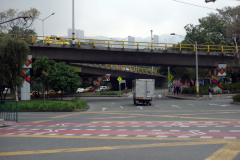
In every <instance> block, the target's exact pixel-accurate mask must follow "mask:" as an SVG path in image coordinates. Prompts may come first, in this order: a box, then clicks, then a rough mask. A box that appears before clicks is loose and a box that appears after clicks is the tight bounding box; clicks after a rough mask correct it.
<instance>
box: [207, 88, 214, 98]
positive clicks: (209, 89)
mask: <svg viewBox="0 0 240 160" xmlns="http://www.w3.org/2000/svg"><path fill="white" fill-rule="evenodd" d="M208 93H209V98H210V99H212V93H213V89H212V88H211V86H209V87H208Z"/></svg>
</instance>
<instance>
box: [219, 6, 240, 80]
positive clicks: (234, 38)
mask: <svg viewBox="0 0 240 160" xmlns="http://www.w3.org/2000/svg"><path fill="white" fill-rule="evenodd" d="M218 12H219V16H218V17H219V19H220V20H222V21H223V22H224V26H225V28H226V37H227V38H228V39H229V40H230V42H231V45H232V46H235V59H233V61H232V65H231V66H230V69H231V71H232V82H233V83H234V82H238V78H237V77H238V75H239V73H240V52H239V49H238V46H239V45H240V30H239V28H240V5H239V6H236V7H224V8H223V9H218Z"/></svg>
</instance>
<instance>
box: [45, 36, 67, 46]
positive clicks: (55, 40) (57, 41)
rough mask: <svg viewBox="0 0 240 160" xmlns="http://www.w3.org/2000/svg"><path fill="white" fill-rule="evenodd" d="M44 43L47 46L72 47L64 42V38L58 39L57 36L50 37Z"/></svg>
mask: <svg viewBox="0 0 240 160" xmlns="http://www.w3.org/2000/svg"><path fill="white" fill-rule="evenodd" d="M44 43H46V44H61V45H63V44H64V45H70V43H69V42H67V41H64V42H63V39H62V38H60V37H57V36H54V35H51V36H48V37H47V38H46V39H45V41H44Z"/></svg>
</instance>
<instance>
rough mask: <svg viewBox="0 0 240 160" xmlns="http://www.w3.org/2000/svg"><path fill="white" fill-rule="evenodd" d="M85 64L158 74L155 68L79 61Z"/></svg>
mask: <svg viewBox="0 0 240 160" xmlns="http://www.w3.org/2000/svg"><path fill="white" fill-rule="evenodd" d="M81 64H86V65H87V66H91V65H92V66H95V67H103V68H110V69H115V70H123V71H126V72H135V73H143V74H151V75H160V73H158V72H157V70H153V71H152V69H148V68H143V67H136V66H129V65H116V64H89V63H81Z"/></svg>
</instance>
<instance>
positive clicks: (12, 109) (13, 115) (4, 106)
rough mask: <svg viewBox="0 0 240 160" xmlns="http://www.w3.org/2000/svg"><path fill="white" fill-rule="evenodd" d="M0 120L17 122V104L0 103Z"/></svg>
mask: <svg viewBox="0 0 240 160" xmlns="http://www.w3.org/2000/svg"><path fill="white" fill-rule="evenodd" d="M0 118H1V119H4V120H5V121H16V122H18V102H17V101H0Z"/></svg>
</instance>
